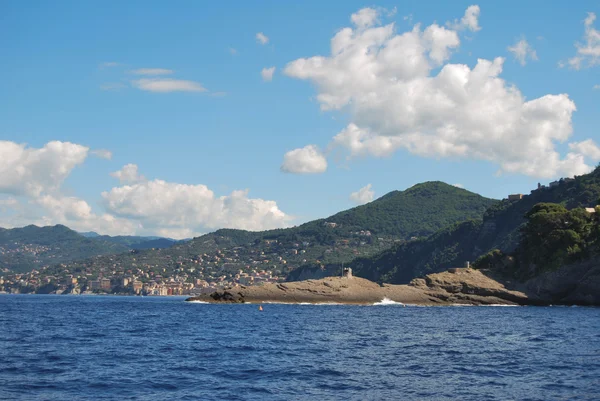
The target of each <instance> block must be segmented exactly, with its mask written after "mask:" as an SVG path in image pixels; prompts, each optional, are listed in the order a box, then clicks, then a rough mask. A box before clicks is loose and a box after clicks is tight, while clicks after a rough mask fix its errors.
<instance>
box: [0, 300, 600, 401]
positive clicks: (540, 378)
mask: <svg viewBox="0 0 600 401" xmlns="http://www.w3.org/2000/svg"><path fill="white" fill-rule="evenodd" d="M48 300H50V301H48ZM42 301H43V302H42ZM265 309H266V310H265V313H262V314H260V315H259V314H258V313H257V312H256V311H255V309H254V307H252V309H250V308H248V307H247V305H210V304H206V305H199V304H196V305H194V306H193V307H191V308H190V307H189V304H186V303H184V302H183V301H182V300H175V299H173V298H162V299H146V298H138V299H134V298H118V297H110V299H108V298H105V297H93V298H92V297H90V298H85V297H79V298H77V297H68V298H67V297H65V298H60V297H3V296H0V315H1V317H0V321H2V327H3V330H2V332H0V361H2V363H0V399H44V400H61V401H62V400H65V399H77V398H81V395H82V394H86V395H91V394H93V397H91V398H94V399H106V400H113V399H124V400H127V399H131V400H154V399H183V400H186V399H187V400H196V399H207V400H210V399H228V400H236V399H244V400H271V399H284V400H286V399H318V400H337V399H349V400H363V399H402V400H408V401H411V400H436V401H439V400H456V399H461V400H476V401H480V400H524V399H528V398H529V399H531V400H542V399H543V400H550V399H573V400H577V399H582V400H585V399H588V400H591V399H600V397H599V396H598V395H599V393H598V387H597V384H598V380H597V377H600V334H598V333H599V332H600V309H594V308H576V309H573V308H568V309H567V308H403V307H402V308H396V307H373V308H371V307H360V306H343V305H336V306H318V307H306V306H296V305H275V304H273V305H269V307H268V309H267V308H265ZM3 310H10V311H11V313H10V314H9V313H4V314H3V313H2V312H1V311H3ZM586 397H587V398H586ZM590 397H591V398H590ZM83 398H85V397H83Z"/></svg>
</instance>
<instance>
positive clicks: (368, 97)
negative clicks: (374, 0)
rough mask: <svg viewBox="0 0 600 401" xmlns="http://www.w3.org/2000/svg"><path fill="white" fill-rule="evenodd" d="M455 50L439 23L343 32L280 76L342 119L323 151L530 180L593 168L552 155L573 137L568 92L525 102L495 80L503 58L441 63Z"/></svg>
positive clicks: (470, 22)
mask: <svg viewBox="0 0 600 401" xmlns="http://www.w3.org/2000/svg"><path fill="white" fill-rule="evenodd" d="M478 15H479V9H478V8H471V7H470V10H469V9H468V10H467V13H466V14H465V17H463V19H462V20H461V24H463V25H464V26H465V27H467V28H468V29H471V30H477V29H478V28H479V26H478V25H477V24H476V23H475V21H476V20H477V19H476V18H475V17H476V16H478ZM463 21H464V23H463ZM459 45H460V39H459V37H458V33H457V31H456V30H452V29H447V28H444V27H441V26H439V25H437V24H432V25H430V26H428V27H425V28H424V29H422V28H421V27H420V26H419V25H417V26H415V27H414V28H413V29H412V30H410V31H408V32H402V33H397V32H396V29H395V26H394V24H388V25H383V26H381V25H380V24H375V25H373V26H371V27H369V28H365V29H358V28H356V29H354V28H344V29H341V30H340V31H339V32H338V33H337V34H336V35H335V36H334V37H333V38H332V40H331V54H330V55H329V56H314V57H309V58H301V59H297V60H294V61H292V62H290V63H288V64H287V65H286V67H285V69H284V74H286V75H288V76H290V77H293V78H297V79H304V80H308V81H310V82H312V83H314V84H315V87H316V88H317V96H316V99H317V101H318V102H319V103H320V107H321V109H322V110H324V111H327V110H340V111H344V112H347V113H348V114H349V117H350V123H349V124H348V125H347V127H346V128H344V129H343V130H342V131H341V132H339V133H338V134H337V135H336V136H335V137H334V138H333V140H332V141H331V143H330V145H329V147H328V150H329V151H333V150H338V151H339V150H342V151H345V152H347V153H348V158H352V157H355V156H359V155H371V156H376V157H382V156H388V155H391V154H392V153H394V152H395V151H397V150H399V149H403V150H407V151H409V152H411V153H414V154H417V155H421V156H424V157H432V158H441V157H444V158H466V159H475V160H485V161H489V162H492V163H495V164H497V165H498V166H499V173H503V172H506V173H521V174H525V175H529V176H532V177H541V178H552V177H556V176H558V175H563V176H572V175H574V174H583V173H585V172H588V171H590V170H591V166H590V165H588V164H587V163H586V160H585V159H586V155H584V154H582V153H580V152H578V151H576V150H572V151H571V152H569V153H568V154H567V155H565V156H564V157H562V156H561V155H560V154H559V153H558V151H557V150H556V144H557V143H562V142H565V141H567V140H568V139H569V138H570V136H571V135H572V123H571V117H572V113H573V112H574V111H575V110H576V107H575V103H574V102H573V101H572V100H571V99H570V98H569V96H568V95H567V94H548V95H544V96H541V97H539V98H534V99H531V100H527V99H526V98H525V96H524V95H523V94H522V93H521V92H520V91H519V89H518V88H517V87H515V86H514V85H511V84H507V83H506V81H504V80H503V79H502V78H501V73H502V68H503V64H504V59H503V58H502V57H497V58H495V59H493V60H486V59H478V60H477V63H476V64H475V65H474V66H473V67H470V66H468V65H465V64H453V63H448V62H447V60H448V59H449V58H450V57H451V56H452V52H453V51H454V50H455V49H456V48H457V47H458V46H459ZM438 67H439V69H438ZM297 151H298V150H296V152H297Z"/></svg>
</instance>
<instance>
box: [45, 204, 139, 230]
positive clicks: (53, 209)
mask: <svg viewBox="0 0 600 401" xmlns="http://www.w3.org/2000/svg"><path fill="white" fill-rule="evenodd" d="M35 202H36V203H37V204H38V205H40V206H42V207H43V208H44V210H45V215H44V216H43V217H42V219H41V224H42V225H54V224H64V225H65V226H67V227H69V228H71V229H73V230H76V231H96V232H98V233H102V234H108V235H132V234H135V233H136V231H138V230H140V229H141V228H142V227H141V225H139V224H138V223H137V222H134V221H131V220H128V219H123V218H118V217H114V216H112V215H110V214H108V213H104V214H102V215H98V214H95V213H93V212H92V208H91V207H90V205H89V204H88V203H87V202H86V201H84V200H82V199H79V198H76V197H72V196H62V195H59V196H55V195H44V196H41V197H40V198H38V199H36V200H35Z"/></svg>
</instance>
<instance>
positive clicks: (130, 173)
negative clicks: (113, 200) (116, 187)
mask: <svg viewBox="0 0 600 401" xmlns="http://www.w3.org/2000/svg"><path fill="white" fill-rule="evenodd" d="M110 175H111V176H112V177H115V178H117V179H118V180H119V182H120V183H121V184H136V183H138V182H143V181H146V177H144V176H143V175H141V174H140V173H139V172H138V166H137V165H136V164H131V163H130V164H126V165H125V166H123V168H122V169H121V170H118V171H114V172H112V173H110Z"/></svg>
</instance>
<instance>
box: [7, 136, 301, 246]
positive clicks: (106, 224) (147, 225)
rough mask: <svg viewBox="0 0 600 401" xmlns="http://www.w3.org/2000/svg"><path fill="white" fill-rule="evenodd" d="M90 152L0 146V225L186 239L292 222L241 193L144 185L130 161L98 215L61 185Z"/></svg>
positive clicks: (61, 145) (269, 204)
mask: <svg viewBox="0 0 600 401" xmlns="http://www.w3.org/2000/svg"><path fill="white" fill-rule="evenodd" d="M89 153H90V152H89V149H88V148H87V147H85V146H82V145H78V144H73V143H69V142H59V141H52V142H48V143H47V144H46V145H44V146H43V147H41V148H29V147H27V146H26V145H24V144H17V143H14V142H9V141H0V227H15V226H24V225H27V224H37V225H54V224H64V225H66V226H68V227H70V228H72V229H75V230H78V231H96V232H99V233H102V234H110V235H119V234H143V235H150V234H154V235H168V236H170V237H175V238H183V237H190V236H193V235H197V234H200V233H204V232H207V231H209V230H213V229H216V228H221V227H228V228H240V229H247V230H263V229H270V228H280V227H286V226H288V225H289V223H290V222H291V220H292V217H291V216H288V215H287V214H285V213H284V212H282V211H281V210H280V209H279V208H278V206H277V203H276V202H275V201H269V200H263V199H253V198H249V197H248V191H233V192H232V193H231V194H230V195H228V196H221V197H217V196H215V195H214V193H213V192H212V191H210V190H209V189H208V188H207V187H206V186H204V185H185V184H176V183H169V182H165V181H161V180H153V181H148V180H146V179H145V178H144V177H143V176H142V175H141V174H140V173H139V171H138V168H137V166H136V165H135V164H128V165H126V166H124V167H123V168H122V169H121V170H119V171H116V172H114V173H112V174H111V175H113V176H114V177H116V178H118V179H119V180H120V182H121V184H127V185H121V186H118V187H114V188H112V189H111V190H110V191H106V192H103V193H102V205H103V206H104V211H99V212H97V211H94V210H93V208H92V207H91V206H90V204H89V203H88V202H87V201H86V200H83V199H80V198H78V197H76V196H70V195H65V194H64V193H63V190H62V184H63V182H64V180H65V179H66V178H67V177H68V176H69V174H70V173H71V172H72V170H73V169H74V168H75V167H76V166H78V165H80V164H82V163H83V162H84V161H85V159H86V157H87V155H88V154H89Z"/></svg>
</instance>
